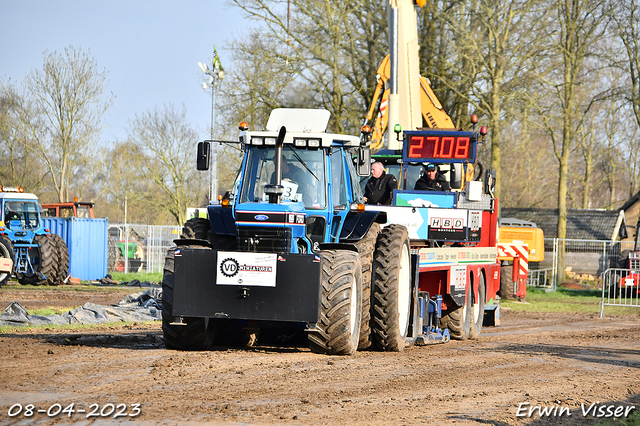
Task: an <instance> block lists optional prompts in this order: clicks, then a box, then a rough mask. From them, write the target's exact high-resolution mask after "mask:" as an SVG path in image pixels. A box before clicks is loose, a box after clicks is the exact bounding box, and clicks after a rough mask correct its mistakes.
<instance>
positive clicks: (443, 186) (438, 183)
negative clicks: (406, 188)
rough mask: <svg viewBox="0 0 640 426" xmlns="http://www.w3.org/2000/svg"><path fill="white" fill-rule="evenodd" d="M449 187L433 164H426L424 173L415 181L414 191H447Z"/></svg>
mask: <svg viewBox="0 0 640 426" xmlns="http://www.w3.org/2000/svg"><path fill="white" fill-rule="evenodd" d="M450 188H451V187H450V186H449V182H447V180H446V179H445V177H444V175H443V174H442V173H440V172H439V171H438V166H436V165H435V164H427V166H426V167H425V168H424V174H423V175H422V176H421V177H420V179H418V181H417V182H416V186H415V188H413V189H414V190H416V191H448V190H449V189H450Z"/></svg>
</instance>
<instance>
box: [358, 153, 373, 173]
mask: <svg viewBox="0 0 640 426" xmlns="http://www.w3.org/2000/svg"><path fill="white" fill-rule="evenodd" d="M356 161H357V164H356V173H357V174H358V176H360V177H365V176H369V175H370V174H371V150H370V149H369V148H366V147H360V148H358V156H357V158H356Z"/></svg>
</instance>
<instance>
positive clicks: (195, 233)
mask: <svg viewBox="0 0 640 426" xmlns="http://www.w3.org/2000/svg"><path fill="white" fill-rule="evenodd" d="M180 238H186V239H197V240H205V241H209V243H211V245H212V246H213V248H215V249H217V250H233V249H235V248H237V241H236V237H235V236H234V235H220V234H218V233H216V231H214V230H213V228H212V227H211V222H209V219H205V218H201V217H194V218H192V219H189V220H187V221H186V222H185V224H184V226H183V227H182V235H180Z"/></svg>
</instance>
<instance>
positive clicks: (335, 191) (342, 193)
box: [331, 150, 348, 209]
mask: <svg viewBox="0 0 640 426" xmlns="http://www.w3.org/2000/svg"><path fill="white" fill-rule="evenodd" d="M331 183H332V185H331V196H332V198H333V207H334V208H336V209H346V208H347V203H348V202H347V185H346V182H345V177H344V172H343V170H342V152H341V151H340V150H334V151H333V153H332V154H331Z"/></svg>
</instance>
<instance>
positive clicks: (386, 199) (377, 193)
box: [364, 172, 398, 205]
mask: <svg viewBox="0 0 640 426" xmlns="http://www.w3.org/2000/svg"><path fill="white" fill-rule="evenodd" d="M394 189H398V180H397V179H396V177H395V176H394V175H389V174H387V173H385V172H382V175H381V176H380V177H379V178H374V177H373V176H371V178H370V179H369V181H368V182H367V185H366V186H365V188H364V196H365V198H366V199H367V204H377V205H389V204H391V194H392V192H393V190H394Z"/></svg>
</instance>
